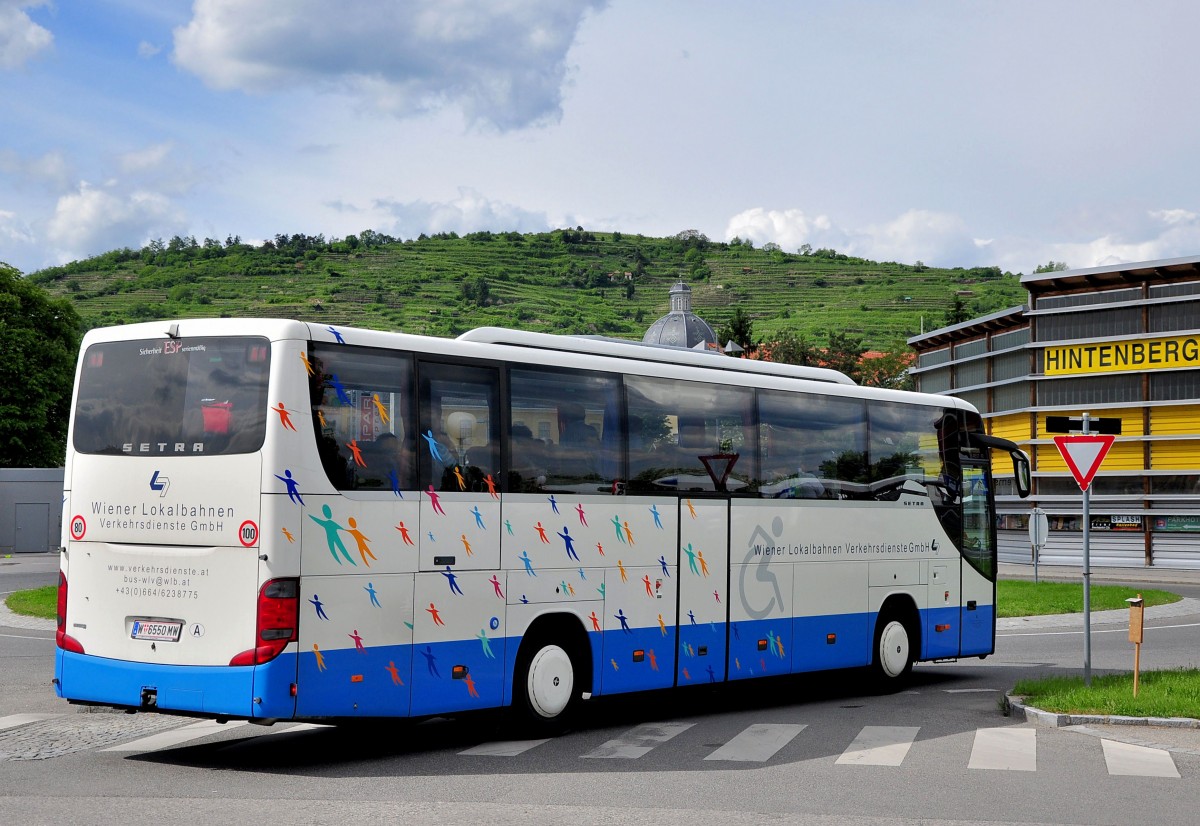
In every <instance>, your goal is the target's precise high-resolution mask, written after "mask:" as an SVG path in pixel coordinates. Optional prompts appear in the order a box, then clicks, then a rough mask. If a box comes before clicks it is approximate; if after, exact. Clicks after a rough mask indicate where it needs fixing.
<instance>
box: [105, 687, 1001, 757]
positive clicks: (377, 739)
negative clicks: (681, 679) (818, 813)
mask: <svg viewBox="0 0 1200 826" xmlns="http://www.w3.org/2000/svg"><path fill="white" fill-rule="evenodd" d="M977 678H978V672H975V671H971V670H967V669H955V668H948V669H942V668H918V669H916V670H915V671H914V672H913V675H912V678H911V679H910V681H909V683H908V684H907V685H906V686H905V687H904V688H903V689H902V690H899V691H897V692H894V693H880V692H878V691H876V690H874V688H873V685H872V683H871V681H870V678H869V676H868V675H866V674H865V673H864V672H863V671H861V670H850V671H839V672H821V673H814V674H801V675H788V676H782V677H772V678H764V679H757V680H749V681H744V682H735V683H722V684H717V685H711V686H695V687H685V688H677V689H672V690H667V691H656V692H644V693H640V694H635V695H624V696H617V697H605V698H597V699H595V700H593V701H591V702H589V703H586V704H585V705H584V711H583V714H582V715H581V717H580V719H579V721H578V723H577V725H576V726H575V727H574V728H573V729H571V730H570V731H568V732H566V733H564V734H562V735H560V736H558V737H555V738H550V739H548V740H547V741H546V742H543V743H538V744H536V745H531V746H529V748H528V749H527V750H524V751H520V752H519V753H515V754H509V755H506V756H504V757H503V758H500V757H487V756H484V757H480V756H476V755H464V754H462V752H464V751H466V750H468V749H473V748H475V747H478V746H481V745H484V744H508V743H510V742H513V741H527V740H529V739H530V737H531V735H530V734H529V732H528V730H527V729H525V728H523V727H522V726H521V724H520V722H519V721H518V720H517V719H515V716H514V715H512V714H509V713H507V712H506V711H487V712H478V713H470V714H461V715H455V716H454V717H436V718H433V719H429V720H422V721H418V722H411V721H407V720H386V719H384V720H380V719H371V720H362V721H348V722H344V723H342V724H339V725H331V726H328V727H322V728H306V729H303V730H299V731H289V730H288V729H283V730H282V731H278V732H276V731H275V730H273V729H270V728H268V729H265V730H261V731H253V729H252V728H251V727H249V726H247V727H243V728H241V729H239V730H238V732H239V735H238V736H236V737H232V738H228V739H223V740H218V741H213V742H207V743H201V744H197V745H192V746H179V747H176V748H173V749H169V750H163V751H158V752H153V753H145V754H139V755H131V756H130V757H128V758H127V759H129V760H133V761H146V762H151V763H160V764H169V765H175V766H181V767H190V768H199V769H223V770H233V771H245V772H252V773H260V774H262V773H265V774H284V775H295V776H311V777H330V778H338V777H395V776H411V777H421V776H437V775H446V774H459V773H461V774H472V775H491V774H540V775H545V774H562V773H571V772H578V771H585V770H586V771H590V772H595V771H615V772H637V771H646V770H680V769H687V770H690V771H695V770H706V769H718V770H724V771H729V770H736V769H754V768H760V767H762V766H763V765H780V764H787V763H794V762H798V761H801V760H809V759H818V758H822V757H828V756H830V755H836V754H840V753H841V752H842V751H843V750H844V749H845V748H846V747H847V746H848V745H849V743H850V739H852V736H853V735H852V734H848V733H843V730H844V732H849V731H850V729H851V728H853V729H854V730H855V731H856V730H857V728H856V727H857V726H860V725H903V726H921V725H922V723H923V722H932V721H934V720H936V721H937V722H938V728H937V730H936V732H935V733H934V734H933V736H937V737H944V736H947V735H950V734H955V733H960V732H961V731H968V730H971V731H973V730H974V729H976V728H979V727H980V726H984V725H987V726H1002V725H1017V724H1019V723H1020V722H1021V721H1020V720H1017V719H1014V718H1009V719H1006V718H1005V717H1004V716H1002V709H1001V703H1000V700H1001V699H1002V697H1003V694H1002V693H1001V692H999V691H995V690H993V689H985V688H972V687H964V686H969V685H970V684H972V683H974V684H977V683H978V679H977ZM955 691H960V692H963V693H965V694H968V695H969V696H971V697H972V698H973V699H972V700H971V702H970V703H969V704H968V707H967V708H966V709H965V711H963V710H961V709H960V712H959V714H958V715H957V717H956V716H955V715H947V714H944V713H942V711H941V710H940V709H939V710H938V711H933V710H930V711H928V712H919V711H914V710H913V708H912V706H913V700H914V699H915V698H914V697H913V696H912V695H913V694H914V693H915V694H933V693H935V692H939V693H940V692H955ZM973 692H977V693H973ZM939 702H940V701H939ZM958 718H961V720H960V721H959V722H957V723H956V722H955V720H957V719H958ZM785 720H786V721H789V722H791V721H794V722H797V723H803V724H804V725H806V726H816V727H817V729H818V730H819V731H821V732H823V733H822V734H820V735H819V736H816V737H811V736H810V737H808V738H796V740H794V741H792V742H791V743H790V744H789V745H788V746H786V747H784V748H782V749H780V751H779V753H778V754H776V755H774V756H773V757H772V758H770V761H769V763H764V762H729V761H724V760H718V761H707V762H706V761H705V760H704V759H703V757H704V756H705V755H707V754H709V753H711V752H712V751H713V750H714V749H715V748H716V747H717V746H720V745H722V744H723V743H722V742H719V741H720V740H721V738H725V739H728V738H729V737H732V736H733V734H736V733H737V732H738V731H741V730H742V729H744V728H745V727H746V726H748V725H749V724H750V723H754V722H766V721H769V722H772V723H778V722H781V721H785ZM668 721H676V722H679V721H682V722H686V723H690V724H692V725H691V728H689V729H688V730H687V731H684V732H683V733H682V734H681V735H680V736H679V737H677V738H675V742H672V743H667V744H665V745H663V746H662V747H660V748H657V749H652V750H650V751H649V753H647V754H646V755H645V756H644V757H642V758H640V759H637V760H586V761H580V760H579V758H582V757H584V756H585V755H586V754H587V753H588V752H591V751H592V750H593V749H595V748H597V747H598V746H600V745H602V744H604V743H606V742H607V741H609V740H611V739H612V738H615V737H619V736H620V735H622V734H624V733H625V732H628V731H629V730H630V729H631V728H633V727H636V726H648V727H651V728H652V727H653V726H654V725H655V724H663V723H667V722H668ZM714 726H715V728H719V729H720V731H716V730H715V728H714ZM831 729H832V730H833V731H830V730H831ZM831 734H834V735H835V736H829V735H831ZM919 739H923V738H919ZM799 743H802V744H803V745H798V744H799Z"/></svg>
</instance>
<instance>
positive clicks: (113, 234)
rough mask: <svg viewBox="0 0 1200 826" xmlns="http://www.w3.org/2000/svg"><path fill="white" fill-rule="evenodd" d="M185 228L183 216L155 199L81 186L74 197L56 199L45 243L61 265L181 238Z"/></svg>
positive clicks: (111, 187)
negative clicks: (152, 240) (151, 241)
mask: <svg viewBox="0 0 1200 826" xmlns="http://www.w3.org/2000/svg"><path fill="white" fill-rule="evenodd" d="M186 226H187V223H186V220H185V217H184V216H183V214H182V212H181V211H180V210H179V209H178V208H177V207H176V206H175V205H174V204H173V203H172V202H171V201H170V200H169V199H168V198H167V197H165V196H164V195H162V194H160V193H156V192H150V191H147V190H134V191H130V192H122V191H121V190H120V189H119V188H118V187H117V186H116V185H113V184H108V185H105V186H103V187H95V186H91V185H90V184H88V183H87V182H82V183H80V185H79V189H78V190H77V191H75V192H72V193H71V194H69V195H64V196H62V197H61V198H59V199H58V203H57V204H56V206H55V209H54V215H53V216H51V218H50V219H49V221H47V223H46V232H45V238H46V242H47V243H48V244H49V245H50V246H51V247H53V249H54V253H55V255H56V256H57V257H58V259H59V260H60V261H70V260H72V259H78V258H85V257H87V256H89V255H96V254H99V253H102V252H106V251H108V250H111V249H118V248H121V247H140V246H142V245H143V244H144V243H145V242H146V241H147V240H149V239H150V238H153V237H162V236H169V235H175V234H179V233H184V232H186Z"/></svg>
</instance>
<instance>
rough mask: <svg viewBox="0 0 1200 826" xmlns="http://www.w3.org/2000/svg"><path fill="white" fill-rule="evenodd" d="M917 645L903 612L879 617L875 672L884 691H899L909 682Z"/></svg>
mask: <svg viewBox="0 0 1200 826" xmlns="http://www.w3.org/2000/svg"><path fill="white" fill-rule="evenodd" d="M917 642H918V640H917V637H916V636H915V635H914V634H913V631H912V628H911V626H910V623H908V622H906V621H905V618H904V617H903V616H902V615H901V614H900V613H899V612H890V613H887V614H882V613H881V614H880V615H879V620H878V622H876V624H875V648H874V657H873V658H872V661H871V670H872V672H873V673H874V676H875V679H876V681H877V682H878V683H879V685H880V687H881V688H884V689H895V688H898V687H899V686H900V685H902V684H903V683H904V682H905V680H907V679H908V676H909V675H910V674H911V673H912V667H913V659H914V658H915V656H916V652H915V648H916V645H917Z"/></svg>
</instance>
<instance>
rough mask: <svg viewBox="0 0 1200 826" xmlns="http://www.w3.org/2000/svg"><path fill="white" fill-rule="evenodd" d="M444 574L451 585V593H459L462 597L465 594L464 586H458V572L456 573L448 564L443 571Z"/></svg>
mask: <svg viewBox="0 0 1200 826" xmlns="http://www.w3.org/2000/svg"><path fill="white" fill-rule="evenodd" d="M442 576H444V577H445V578H446V582H447V583H448V584H449V585H450V593H452V594H458V595H459V596H460V597H461V596H464V594H463V592H462V588H459V587H458V574H456V573H454V571H453V570H452V569H451V568H450V566H449V565H447V566H446V570H444V571H442Z"/></svg>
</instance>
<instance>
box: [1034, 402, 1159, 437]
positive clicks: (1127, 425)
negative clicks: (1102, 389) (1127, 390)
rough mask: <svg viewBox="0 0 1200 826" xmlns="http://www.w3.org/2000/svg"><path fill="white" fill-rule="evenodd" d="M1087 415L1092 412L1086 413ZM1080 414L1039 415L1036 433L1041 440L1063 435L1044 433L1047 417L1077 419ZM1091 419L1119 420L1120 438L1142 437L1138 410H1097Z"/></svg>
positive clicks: (1139, 410)
mask: <svg viewBox="0 0 1200 826" xmlns="http://www.w3.org/2000/svg"><path fill="white" fill-rule="evenodd" d="M1088 412H1089V413H1090V412H1092V411H1088ZM1080 415H1082V411H1081V412H1080V413H1039V414H1038V433H1039V434H1041V435H1042V437H1043V438H1045V437H1048V436H1056V435H1063V434H1055V433H1048V432H1047V431H1046V417H1047V416H1070V417H1072V418H1078V417H1079V416H1080ZM1092 418H1093V419H1101V418H1103V419H1120V420H1121V435H1122V436H1142V435H1145V434H1144V432H1143V431H1144V428H1143V427H1142V411H1141V409H1140V408H1128V409H1121V410H1099V411H1096V412H1095V413H1093V415H1092Z"/></svg>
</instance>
